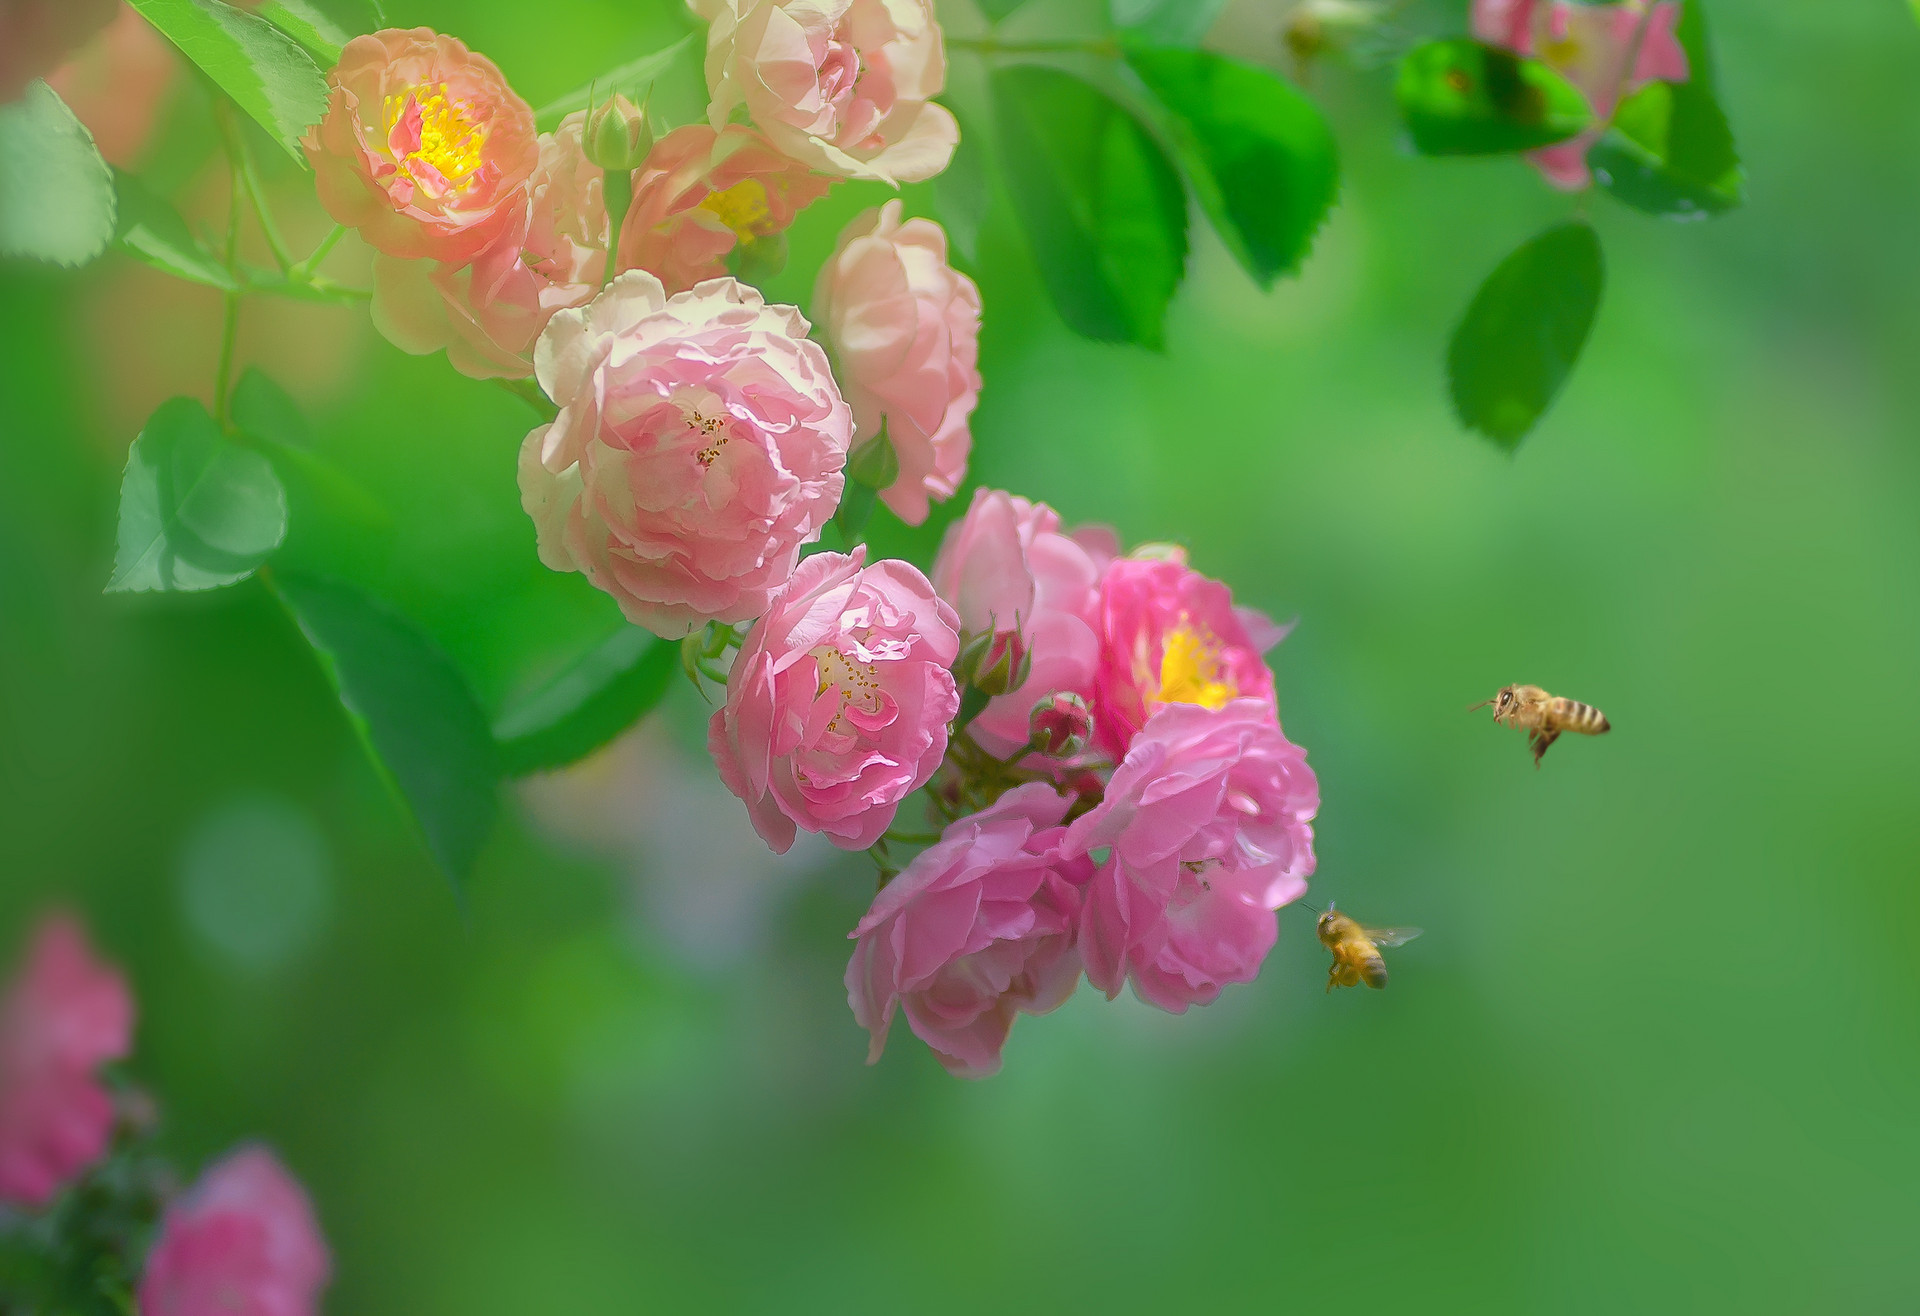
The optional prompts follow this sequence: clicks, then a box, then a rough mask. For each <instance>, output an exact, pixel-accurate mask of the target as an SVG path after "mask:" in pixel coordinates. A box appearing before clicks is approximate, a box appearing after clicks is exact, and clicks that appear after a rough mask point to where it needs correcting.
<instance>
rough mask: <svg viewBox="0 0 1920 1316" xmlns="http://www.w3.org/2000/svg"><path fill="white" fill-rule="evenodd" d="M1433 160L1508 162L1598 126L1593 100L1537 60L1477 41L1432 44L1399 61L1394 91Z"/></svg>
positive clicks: (1417, 138) (1417, 142) (1421, 145)
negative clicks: (1494, 157)
mask: <svg viewBox="0 0 1920 1316" xmlns="http://www.w3.org/2000/svg"><path fill="white" fill-rule="evenodd" d="M1394 91H1395V94H1396V95H1398V97H1399V98H1400V110H1401V113H1403V114H1405V115H1406V118H1407V129H1408V131H1409V132H1411V133H1412V134H1413V143H1414V145H1415V146H1416V147H1418V148H1419V149H1420V150H1421V151H1424V152H1425V153H1426V154H1428V155H1506V154H1510V153H1512V152H1514V151H1530V150H1532V149H1534V148H1535V147H1538V146H1550V145H1552V144H1553V143H1554V142H1562V141H1565V140H1566V139H1567V138H1569V137H1573V136H1576V135H1577V134H1579V133H1581V132H1584V131H1585V130H1586V129H1588V128H1590V127H1592V126H1593V122H1594V118H1593V110H1592V109H1591V108H1590V107H1589V106H1588V104H1587V100H1586V97H1584V96H1582V95H1581V94H1580V92H1579V90H1578V89H1577V88H1575V87H1574V85H1573V84H1572V83H1570V82H1568V81H1567V80H1566V79H1565V78H1563V77H1561V76H1560V75H1559V74H1558V73H1555V72H1554V71H1553V70H1552V69H1550V68H1548V67H1547V66H1546V65H1545V64H1542V63H1540V62H1539V61H1538V60H1532V59H1521V58H1520V57H1519V56H1517V55H1514V54H1511V53H1509V52H1508V51H1504V50H1496V49H1494V48H1493V47H1492V46H1485V45H1482V44H1480V43H1479V42H1478V41H1466V40H1450V41H1432V42H1428V43H1427V44H1426V45H1423V46H1421V47H1419V48H1418V49H1416V50H1413V51H1411V52H1409V53H1408V55H1407V57H1406V58H1405V59H1403V60H1401V61H1400V77H1399V81H1398V82H1397V83H1396V84H1395V87H1394Z"/></svg>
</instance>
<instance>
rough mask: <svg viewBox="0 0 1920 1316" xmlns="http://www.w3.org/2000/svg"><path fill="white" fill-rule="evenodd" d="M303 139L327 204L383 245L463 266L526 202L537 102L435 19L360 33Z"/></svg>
mask: <svg viewBox="0 0 1920 1316" xmlns="http://www.w3.org/2000/svg"><path fill="white" fill-rule="evenodd" d="M327 81H328V83H329V84H330V85H331V86H332V89H333V90H332V94H331V96H330V97H329V99H328V101H327V113H326V117H325V118H323V119H322V120H321V121H320V122H319V123H317V124H315V125H314V126H313V127H312V128H311V129H309V130H308V131H307V135H306V137H305V138H303V139H302V141H301V143H300V144H301V146H302V147H304V148H305V150H306V153H307V160H308V161H309V162H310V163H311V164H312V165H313V172H314V180H313V181H314V186H315V188H317V189H318V191H319V193H320V202H321V204H322V205H324V206H325V207H326V208H327V213H328V214H330V215H332V216H333V217H334V219H336V220H338V221H339V222H340V223H342V224H346V225H348V226H350V227H352V228H357V229H359V230H360V236H361V237H363V238H365V239H366V240H367V242H368V243H370V244H371V245H372V246H373V247H374V248H376V249H377V250H379V251H384V252H385V253H386V254H387V255H389V256H404V257H410V258H425V259H429V260H437V261H441V262H443V263H445V264H448V265H454V266H459V265H464V264H466V263H467V262H468V261H470V260H472V259H473V258H474V257H475V256H476V255H478V254H479V253H480V251H481V250H482V249H483V248H485V247H486V246H487V245H488V244H489V243H491V242H493V241H494V240H495V239H497V238H498V237H499V236H500V235H501V234H502V233H503V232H505V231H506V230H507V229H508V228H509V227H510V226H511V225H512V224H513V222H514V221H515V220H516V219H517V218H519V217H520V215H521V213H522V202H523V200H524V198H525V189H526V182H527V178H528V176H529V175H531V174H532V173H533V171H534V167H535V166H536V165H538V164H539V163H540V145H539V142H538V141H537V139H536V134H535V130H534V126H533V111H532V110H531V109H529V108H528V107H527V103H526V102H525V101H523V100H521V99H520V97H519V96H517V95H515V94H514V91H513V88H511V87H509V86H508V85H507V80H506V78H505V77H503V76H502V75H501V73H500V70H499V69H498V68H496V67H495V66H494V63H493V61H492V60H490V59H488V58H487V57H486V56H484V55H476V54H474V53H473V52H472V51H470V50H468V49H467V48H466V46H464V45H462V44H461V43H460V42H459V41H456V40H455V39H454V38H452V37H446V36H440V35H438V34H437V33H435V32H434V31H432V30H431V29H430V28H424V27H416V28H411V29H404V30H403V29H400V28H387V29H386V30H384V31H380V32H375V33H373V34H372V35H370V36H363V37H355V38H354V39H353V40H352V41H349V42H348V43H347V45H346V49H345V50H343V51H341V52H340V62H339V63H338V64H337V65H335V66H334V68H333V71H332V72H331V73H329V74H328V75H327Z"/></svg>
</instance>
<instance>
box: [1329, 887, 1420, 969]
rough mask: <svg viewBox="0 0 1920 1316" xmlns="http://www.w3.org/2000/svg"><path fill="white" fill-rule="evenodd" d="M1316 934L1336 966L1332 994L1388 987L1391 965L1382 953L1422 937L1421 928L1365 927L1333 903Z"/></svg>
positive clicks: (1330, 903)
mask: <svg viewBox="0 0 1920 1316" xmlns="http://www.w3.org/2000/svg"><path fill="white" fill-rule="evenodd" d="M1314 931H1315V932H1316V933H1317V934H1318V935H1319V937H1320V944H1321V945H1322V946H1325V947H1326V948H1327V949H1328V950H1330V951H1332V952H1333V967H1332V968H1330V969H1328V970H1327V990H1328V991H1332V990H1333V989H1334V988H1335V987H1358V986H1359V985H1360V984H1361V983H1363V982H1364V983H1365V984H1367V986H1369V987H1385V986H1386V985H1387V962H1386V960H1385V959H1383V958H1382V957H1381V955H1380V952H1381V951H1382V950H1383V949H1386V950H1391V949H1392V948H1393V947H1395V946H1403V945H1405V944H1406V943H1407V942H1409V941H1412V940H1413V939H1414V938H1415V937H1417V936H1419V935H1420V929H1419V928H1368V927H1362V926H1361V925H1360V924H1359V923H1357V922H1355V921H1354V920H1353V919H1351V918H1348V917H1347V916H1346V915H1345V914H1342V913H1341V912H1340V911H1339V910H1337V909H1335V908H1334V907H1333V902H1332V901H1331V900H1329V901H1328V902H1327V912H1326V913H1324V914H1322V915H1321V916H1320V923H1319V925H1318V926H1317V927H1315V929H1314Z"/></svg>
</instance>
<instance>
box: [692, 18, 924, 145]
mask: <svg viewBox="0 0 1920 1316" xmlns="http://www.w3.org/2000/svg"><path fill="white" fill-rule="evenodd" d="M691 3H692V5H693V8H694V11H695V12H696V13H698V14H699V15H700V16H701V17H702V18H705V19H707V20H708V21H709V22H710V23H711V24H712V26H711V27H710V28H709V29H708V32H707V89H708V90H709V91H710V92H711V93H712V95H713V102H712V104H711V105H710V106H709V107H708V110H707V117H708V119H709V120H710V121H711V122H712V124H713V126H714V127H715V128H718V127H720V126H721V125H723V124H725V123H726V122H727V121H728V120H729V119H730V118H731V117H732V115H733V112H734V110H735V109H736V108H737V107H739V106H742V105H744V106H745V107H746V108H747V112H748V113H749V114H750V115H752V116H753V122H754V123H755V124H756V125H758V126H759V128H760V130H761V131H762V132H764V133H766V134H767V136H768V137H769V138H771V139H772V141H773V144H774V145H775V146H777V147H779V148H780V149H781V150H783V151H785V152H786V153H787V154H788V155H790V156H792V157H793V158H794V159H796V160H799V161H802V162H803V163H805V164H809V165H812V166H813V167H814V168H815V169H818V170H820V171H822V172H823V173H829V174H837V175H839V176H840V177H843V178H873V179H878V180H880V181H881V182H884V183H917V182H920V181H922V180H924V179H928V178H932V177H933V176H934V175H935V174H937V173H939V172H940V171H941V170H942V169H945V168H946V167H947V161H949V160H951V159H952V158H953V148H954V147H955V146H956V145H958V144H959V141H960V128H959V125H958V124H956V123H955V122H954V119H953V115H951V114H949V113H948V112H947V111H946V109H945V108H943V107H942V106H939V105H935V104H933V97H935V96H937V95H939V94H940V91H941V89H942V88H944V87H945V86H946V83H947V56H946V50H945V48H944V46H943V44H942V42H941V39H940V25H939V24H938V23H937V22H935V21H934V16H933V0H691Z"/></svg>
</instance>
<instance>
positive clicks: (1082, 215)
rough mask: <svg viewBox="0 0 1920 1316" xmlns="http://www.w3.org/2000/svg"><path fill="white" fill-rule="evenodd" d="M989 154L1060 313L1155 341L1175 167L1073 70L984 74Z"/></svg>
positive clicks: (1176, 194)
mask: <svg viewBox="0 0 1920 1316" xmlns="http://www.w3.org/2000/svg"><path fill="white" fill-rule="evenodd" d="M993 98H994V105H995V109H996V118H997V121H998V123H999V129H1000V132H999V141H1000V148H1001V164H1002V168H1003V169H1004V171H1005V174H1006V179H1007V184H1008V188H1009V190H1010V191H1011V192H1012V194H1013V200H1014V205H1015V207H1016V209H1017V210H1018V211H1019V214H1020V219H1021V222H1022V224H1023V225H1024V226H1025V228H1026V231H1027V240H1028V242H1029V243H1030V244H1031V245H1032V247H1033V257H1034V263H1035V264H1036V265H1037V266H1038V267H1039V271H1040V276H1041V278H1042V279H1043V280H1044V281H1045V283H1046V286H1047V291H1048V293H1049V294H1051V296H1052V298H1053V304H1054V305H1055V306H1056V307H1057V308H1059V311H1060V318H1061V319H1063V320H1065V321H1066V323H1067V325H1068V326H1069V327H1070V328H1072V329H1073V330H1075V331H1076V332H1078V333H1080V334H1083V335H1085V336H1086V337H1088V338H1095V339H1099V340H1101V341H1104V342H1113V343H1140V344H1142V345H1144V346H1147V347H1153V348H1158V347H1159V346H1161V344H1162V341H1163V339H1164V336H1165V334H1164V330H1165V323H1166V313H1167V303H1168V302H1169V301H1171V300H1172V298H1173V293H1174V290H1175V289H1176V288H1178V287H1179V286H1180V280H1181V278H1182V277H1184V275H1185V273H1186V259H1187V202H1186V194H1185V193H1184V192H1183V191H1182V190H1181V186H1180V176H1179V174H1177V173H1176V172H1175V171H1174V168H1173V166H1172V165H1171V164H1170V163H1168V161H1167V157H1166V154H1165V153H1164V152H1163V151H1162V150H1161V149H1160V145H1159V143H1158V142H1156V141H1154V139H1153V138H1152V137H1151V136H1150V135H1149V134H1148V133H1147V131H1146V129H1145V128H1143V127H1141V126H1140V124H1139V122H1138V121H1136V120H1135V119H1134V117H1133V116H1132V115H1131V114H1129V113H1127V112H1126V111H1125V110H1123V109H1121V108H1120V107H1119V106H1118V105H1116V104H1114V102H1113V101H1112V100H1110V99H1109V98H1108V97H1107V96H1106V95H1105V94H1104V93H1102V92H1100V91H1098V90H1096V89H1095V88H1094V87H1092V86H1090V85H1088V84H1087V83H1085V82H1083V81H1081V80H1080V79H1079V78H1076V77H1072V76H1069V75H1068V74H1065V73H1061V72H1058V71H1057V70H1054V69H1050V68H1044V67H1041V66H1039V65H1030V64H1015V65H1012V66H1009V67H1007V68H1003V69H1000V70H998V71H996V72H995V73H994V75H993Z"/></svg>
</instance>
